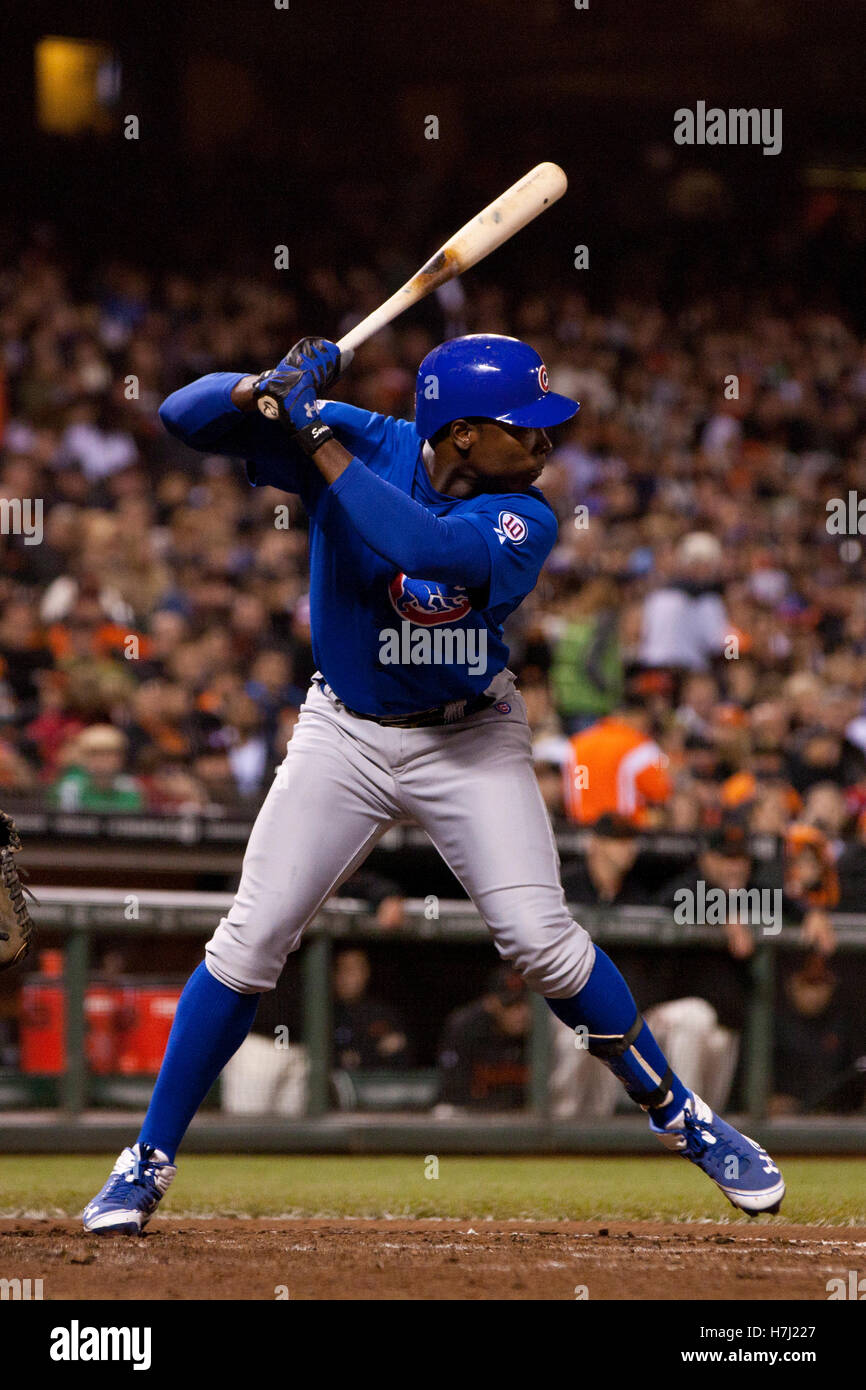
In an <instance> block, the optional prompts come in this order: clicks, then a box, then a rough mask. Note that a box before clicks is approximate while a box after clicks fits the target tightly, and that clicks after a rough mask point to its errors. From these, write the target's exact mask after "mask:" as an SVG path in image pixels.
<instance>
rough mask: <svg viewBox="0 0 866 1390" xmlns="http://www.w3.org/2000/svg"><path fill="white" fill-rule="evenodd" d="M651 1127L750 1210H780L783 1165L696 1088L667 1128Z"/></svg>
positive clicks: (733, 1200)
mask: <svg viewBox="0 0 866 1390" xmlns="http://www.w3.org/2000/svg"><path fill="white" fill-rule="evenodd" d="M650 1129H651V1131H652V1133H653V1134H655V1135H657V1137H658V1138H659V1139H660V1140H661V1142H662V1143H663V1144H664V1145H665V1147H666V1148H669V1149H673V1150H675V1151H676V1152H677V1153H680V1154H682V1156H683V1158H687V1159H689V1160H690V1162H692V1163H694V1164H696V1165H697V1167H698V1168H700V1169H701V1172H703V1173H706V1175H707V1177H708V1178H712V1180H713V1182H714V1183H715V1184H716V1186H717V1187H718V1188H720V1189H721V1191H722V1192H724V1194H725V1196H726V1197H727V1199H728V1201H729V1202H731V1203H732V1205H733V1206H735V1207H738V1208H739V1209H740V1211H744V1212H746V1214H747V1215H748V1216H757V1214H758V1212H761V1211H767V1212H777V1211H778V1210H779V1207H780V1206H781V1204H782V1198H783V1197H784V1195H785V1182H784V1179H783V1177H782V1174H781V1173H780V1172H779V1169H778V1168H777V1167H776V1165H775V1163H774V1162H773V1160H772V1159H771V1157H770V1155H769V1154H768V1153H767V1151H766V1149H762V1148H761V1146H760V1144H756V1143H755V1141H754V1139H749V1137H748V1136H747V1135H745V1134H740V1132H739V1130H737V1129H734V1127H733V1125H729V1124H728V1122H727V1121H726V1120H723V1119H721V1118H720V1117H719V1116H718V1115H716V1114H715V1113H714V1112H713V1111H712V1110H711V1109H710V1107H709V1106H708V1105H707V1103H706V1101H704V1100H701V1098H700V1096H696V1095H694V1093H692V1094H691V1095H690V1096H689V1099H688V1100H687V1101H686V1104H685V1107H684V1109H682V1110H681V1111H680V1113H679V1115H676V1116H675V1117H674V1119H672V1120H671V1121H670V1122H669V1124H667V1125H665V1126H664V1128H663V1129H662V1128H659V1126H657V1125H654V1124H653V1122H652V1120H650Z"/></svg>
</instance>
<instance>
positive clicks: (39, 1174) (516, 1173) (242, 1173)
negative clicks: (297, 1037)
mask: <svg viewBox="0 0 866 1390" xmlns="http://www.w3.org/2000/svg"><path fill="white" fill-rule="evenodd" d="M113 1158H114V1155H111V1156H110V1157H109V1156H106V1157H104V1158H101V1157H98V1156H97V1157H93V1156H89V1155H88V1156H81V1155H76V1156H71V1157H69V1156H67V1157H64V1156H63V1155H53V1154H52V1155H49V1156H47V1157H46V1156H43V1155H33V1156H23V1155H22V1156H19V1155H16V1156H8V1157H0V1214H2V1215H7V1216H10V1215H17V1216H20V1215H24V1214H29V1215H37V1214H39V1215H47V1216H60V1215H64V1214H65V1215H69V1216H74V1215H77V1213H78V1212H80V1211H81V1209H82V1207H83V1206H84V1204H85V1202H87V1201H88V1200H89V1199H90V1198H91V1197H92V1196H93V1194H94V1193H95V1192H96V1191H97V1190H98V1189H99V1188H100V1187H101V1185H102V1183H103V1182H104V1181H105V1178H106V1176H107V1174H108V1171H109V1169H110V1167H111V1163H112V1162H113ZM424 1169H425V1162H424V1159H423V1158H422V1157H421V1156H418V1157H392V1156H386V1157H369V1156H364V1157H357V1158H355V1157H343V1156H342V1155H341V1156H332V1157H306V1156H298V1155H290V1156H284V1157H276V1156H263V1155H255V1156H246V1155H206V1156H204V1155H202V1156H198V1155H191V1156H190V1157H189V1158H185V1159H183V1161H182V1163H181V1166H180V1170H179V1173H178V1176H177V1178H176V1180H175V1183H174V1186H173V1187H172V1189H171V1192H170V1193H169V1195H168V1197H167V1198H166V1199H165V1201H164V1202H163V1203H162V1207H161V1210H162V1211H165V1212H168V1213H170V1214H171V1215H174V1216H181V1215H183V1216H214V1215H244V1216H264V1217H266V1216H326V1217H347V1216H355V1217H358V1216H379V1217H381V1216H395V1217H424V1216H440V1217H456V1218H458V1219H469V1218H471V1219H474V1220H483V1219H484V1218H485V1217H490V1218H493V1219H507V1218H512V1219H514V1218H527V1217H528V1218H533V1219H537V1220H555V1219H559V1220H592V1221H594V1220H599V1221H604V1220H609V1221H621V1220H626V1221H636V1220H642V1219H643V1220H666V1221H686V1220H697V1221H700V1220H710V1221H719V1220H727V1219H738V1218H736V1217H735V1216H734V1212H733V1208H732V1207H731V1206H730V1205H729V1204H728V1202H727V1201H726V1200H725V1198H724V1197H722V1195H721V1193H720V1192H718V1191H717V1189H716V1188H715V1187H713V1185H712V1184H711V1183H710V1182H709V1181H708V1180H707V1179H706V1178H705V1177H704V1176H703V1175H702V1174H701V1173H699V1172H698V1171H697V1170H696V1169H695V1168H693V1167H691V1166H690V1165H688V1164H686V1163H685V1162H683V1161H682V1160H680V1159H677V1158H675V1157H674V1156H670V1157H666V1156H662V1157H658V1158H603V1157H599V1158H548V1157H545V1158H523V1157H514V1158H490V1157H479V1158H466V1157H453V1158H452V1157H448V1156H447V1155H446V1156H444V1157H443V1158H441V1159H440V1162H439V1177H438V1179H427V1178H425V1176H424ZM783 1169H784V1173H785V1179H786V1181H787V1184H788V1196H787V1198H786V1201H785V1205H784V1207H783V1214H784V1217H785V1219H786V1220H787V1221H791V1222H804V1223H807V1224H810V1225H811V1224H814V1223H816V1222H822V1223H827V1224H831V1225H834V1224H839V1225H857V1224H866V1160H861V1159H833V1158H792V1159H787V1160H785V1162H784V1164H783ZM742 1219H743V1220H746V1219H747V1218H745V1217H744V1218H742Z"/></svg>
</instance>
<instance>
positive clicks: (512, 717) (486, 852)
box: [206, 671, 595, 999]
mask: <svg viewBox="0 0 866 1390" xmlns="http://www.w3.org/2000/svg"><path fill="white" fill-rule="evenodd" d="M492 689H495V691H496V696H497V703H499V704H501V705H502V706H503V708H502V709H497V708H496V707H495V706H491V707H490V708H489V709H485V710H482V711H481V712H480V713H479V714H475V715H471V716H470V717H469V718H468V719H465V720H463V721H462V722H459V723H455V724H453V725H448V726H445V727H437V728H428V729H394V728H383V727H382V726H381V725H379V724H376V723H375V722H373V721H371V720H365V719H358V718H357V717H356V716H355V715H351V714H349V713H348V712H347V711H346V709H345V707H344V706H343V705H342V703H341V702H340V701H339V700H338V699H337V697H336V696H335V695H334V693H333V692H332V691H330V690H329V689H328V688H327V687H325V689H321V688H320V687H319V685H318V684H316V683H314V684H313V686H312V687H311V689H310V693H309V695H308V697H307V699H306V701H305V702H304V705H303V707H302V710H301V714H300V718H299V720H298V723H297V725H296V727H295V730H294V733H293V735H292V739H291V741H290V743H289V745H288V751H287V753H286V757H285V761H284V762H283V764H282V765H281V767H280V768H278V770H277V774H276V777H275V779H274V783H273V786H272V787H271V789H270V791H269V792H268V795H267V797H266V798H265V801H264V803H263V805H262V808H261V810H260V812H259V815H258V817H257V819H256V823H255V825H254V826H253V830H252V834H251V835H250V840H249V844H248V845H247V850H246V854H245V856H244V862H243V871H242V874H241V881H240V886H239V887H238V891H237V895H236V897H235V900H234V903H233V904H232V907H231V909H230V910H229V913H228V915H227V916H226V917H224V918H223V919H222V921H221V922H220V923H219V926H218V927H217V929H216V931H215V932H214V935H213V937H212V938H211V940H210V941H209V942H208V944H207V947H206V959H207V966H208V969H209V970H210V972H211V974H212V975H214V976H215V977H216V979H218V980H221V981H222V982H223V984H225V985H227V986H228V987H229V988H230V989H234V990H237V991H239V992H240V993H243V994H252V993H258V992H260V991H264V990H269V989H273V987H274V985H275V984H276V982H277V979H278V977H279V975H280V973H281V971H282V969H283V966H284V964H285V961H286V957H287V956H288V955H289V953H290V952H291V951H295V950H297V948H298V946H299V945H300V941H301V937H302V935H303V932H304V928H305V927H306V925H307V923H308V922H310V921H311V920H312V918H313V917H314V916H315V915H316V913H317V912H318V910H319V908H320V907H321V906H322V904H323V903H324V902H325V901H326V899H327V898H329V897H330V896H331V894H332V893H333V892H334V891H335V890H336V889H337V888H338V887H339V886H340V884H341V883H342V882H343V881H344V880H345V879H346V878H348V877H349V876H350V875H351V874H352V873H354V871H355V870H356V869H357V868H358V867H359V866H360V864H362V863H363V861H364V859H365V858H366V857H367V855H368V854H369V852H370V850H371V849H372V848H373V846H374V845H375V843H376V841H377V840H378V839H379V838H380V837H381V836H382V835H383V834H384V833H385V831H386V830H387V829H388V828H389V826H391V825H393V824H394V822H395V821H406V820H411V821H415V822H417V824H418V825H420V826H421V827H422V829H424V830H425V831H426V832H427V834H428V835H429V836H430V839H431V840H432V842H433V844H434V845H435V847H436V848H437V849H438V850H439V853H440V854H441V855H442V857H443V859H444V860H445V862H446V863H447V864H448V865H449V867H450V868H451V870H452V872H453V873H454V875H455V877H456V878H457V879H459V881H460V883H461V884H462V885H463V887H464V888H465V889H466V892H467V893H468V894H469V896H470V898H471V899H472V901H473V903H474V904H475V906H476V908H477V909H478V912H479V914H480V916H481V918H482V919H483V921H484V922H485V923H486V925H487V927H488V929H489V931H490V933H491V935H492V936H493V940H494V943H495V946H496V949H497V951H498V952H499V955H500V956H501V957H502V959H503V960H505V961H508V962H509V963H510V964H511V965H513V966H514V968H515V969H516V970H517V971H519V972H520V974H521V975H522V976H523V977H524V979H525V980H526V982H527V984H528V985H529V987H530V988H531V989H533V990H535V991H536V992H538V993H539V994H543V995H546V996H548V997H550V998H554V999H570V998H571V997H572V996H573V995H575V994H577V992H578V991H579V990H580V989H582V988H583V986H584V984H585V983H586V981H587V978H588V977H589V973H590V971H591V969H592V965H593V961H594V959H595V948H594V946H593V944H592V941H591V939H590V937H589V935H588V934H587V932H586V931H585V930H584V928H583V927H581V926H579V925H578V924H577V923H576V922H575V921H574V919H573V918H572V916H571V915H570V913H569V911H568V908H567V907H566V903H565V895H564V893H563V891H562V887H561V884H560V881H559V857H558V854H557V851H556V845H555V843H554V839H553V834H552V831H551V828H550V821H549V819H548V815H547V811H546V808H545V806H544V803H543V801H542V799H541V794H540V792H539V790H538V785H537V783H536V780H535V773H534V770H533V765H532V752H531V744H530V734H529V726H528V724H527V720H526V707H525V705H524V702H523V698H522V696H521V695H520V694H518V692H517V691H516V689H515V688H514V679H513V677H512V675H511V673H510V672H507V671H506V672H502V673H501V674H500V676H498V677H497V678H496V680H495V681H494V683H493V687H492ZM506 706H507V707H508V708H507V709H506V708H505V707H506Z"/></svg>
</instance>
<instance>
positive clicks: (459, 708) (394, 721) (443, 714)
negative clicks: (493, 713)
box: [337, 695, 494, 729]
mask: <svg viewBox="0 0 866 1390" xmlns="http://www.w3.org/2000/svg"><path fill="white" fill-rule="evenodd" d="M337 698H338V699H339V696H338V697H337ZM340 703H341V704H342V705H343V708H344V710H345V711H346V713H347V714H351V715H352V716H353V717H354V718H355V719H370V720H372V721H373V723H374V724H381V725H382V728H383V729H431V728H436V727H437V726H438V725H442V724H456V723H457V722H458V721H459V720H461V719H468V718H469V716H470V714H478V713H479V712H480V711H481V710H483V709H489V708H490V706H491V705H492V704H493V703H494V697H493V696H492V695H473V696H472V697H471V698H469V699H467V700H450V701H449V702H448V704H447V705H436V706H435V707H434V708H433V709H422V710H418V711H417V712H416V713H415V714H385V715H378V714H362V713H361V711H360V710H357V709H350V708H349V706H348V705H347V704H345V703H344V702H343V701H342V700H340Z"/></svg>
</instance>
